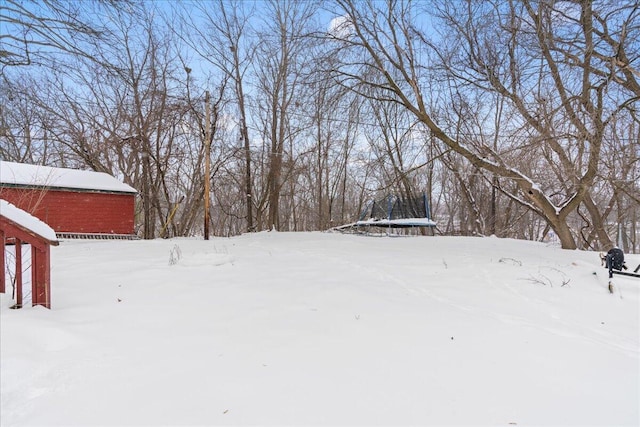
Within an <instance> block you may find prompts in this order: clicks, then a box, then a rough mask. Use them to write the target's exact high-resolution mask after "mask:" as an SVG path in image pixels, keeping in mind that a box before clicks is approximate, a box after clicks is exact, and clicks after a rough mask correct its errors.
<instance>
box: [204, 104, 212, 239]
mask: <svg viewBox="0 0 640 427" xmlns="http://www.w3.org/2000/svg"><path fill="white" fill-rule="evenodd" d="M204 103H205V113H204V115H205V124H204V134H205V136H204V138H205V141H204V240H209V179H210V178H211V164H210V163H211V106H210V105H209V91H206V92H205V94H204Z"/></svg>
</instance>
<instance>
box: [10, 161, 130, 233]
mask: <svg viewBox="0 0 640 427" xmlns="http://www.w3.org/2000/svg"><path fill="white" fill-rule="evenodd" d="M136 194H137V192H136V190H135V189H134V188H132V187H130V186H129V185H127V184H124V183H122V182H121V181H119V180H117V179H116V178H114V177H113V176H111V175H109V174H106V173H102V172H93V171H83V170H76V169H65V168H53V167H48V166H36V165H28V164H23V163H13V162H4V161H0V198H2V199H4V200H7V201H8V202H10V203H12V204H13V205H15V206H16V207H18V208H20V209H23V210H25V211H27V212H29V213H30V214H31V215H33V216H35V217H37V218H38V219H40V220H42V221H44V222H45V223H47V224H48V225H49V226H51V228H53V230H54V231H55V232H56V234H57V235H58V237H98V236H101V237H111V238H114V237H132V236H134V216H135V196H136Z"/></svg>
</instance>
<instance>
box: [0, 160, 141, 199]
mask: <svg viewBox="0 0 640 427" xmlns="http://www.w3.org/2000/svg"><path fill="white" fill-rule="evenodd" d="M0 184H8V185H19V186H29V187H53V188H73V189H79V190H97V191H109V192H116V193H137V191H136V190H135V189H134V188H133V187H131V186H129V185H127V184H124V183H122V182H120V181H119V180H117V179H116V178H114V177H112V176H111V175H109V174H106V173H103V172H93V171H83V170H78V169H64V168H53V167H49V166H36V165H28V164H25V163H14V162H5V161H2V160H0Z"/></svg>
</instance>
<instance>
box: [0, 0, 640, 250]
mask: <svg viewBox="0 0 640 427" xmlns="http://www.w3.org/2000/svg"><path fill="white" fill-rule="evenodd" d="M0 12H1V13H0V28H1V29H2V32H1V33H0V65H1V66H2V70H3V73H2V77H3V79H2V81H1V82H0V85H1V87H0V156H1V157H2V158H3V159H5V160H15V161H23V162H29V163H42V164H48V165H52V166H67V167H81V168H90V169H94V170H100V171H106V172H109V173H112V174H114V175H116V176H119V177H121V178H122V179H123V180H125V181H126V182H127V183H128V184H130V185H133V186H134V187H135V188H136V189H137V190H138V191H139V193H140V197H139V202H138V206H137V224H138V233H139V234H140V236H142V237H145V238H152V237H156V236H162V237H171V236H183V235H193V234H198V233H199V232H200V230H201V227H199V224H200V222H199V218H202V217H203V216H204V215H203V214H204V212H203V209H204V204H203V198H204V188H205V185H204V184H205V182H207V181H208V182H209V183H210V184H211V185H210V187H211V191H210V197H211V200H212V201H213V202H212V204H211V207H210V210H211V212H210V222H211V223H210V226H211V230H212V231H213V233H214V234H218V235H230V234H239V233H243V232H247V231H256V230H267V229H269V230H270V229H277V230H283V231H296V230H323V229H327V228H330V227H332V226H335V225H340V224H344V223H347V222H351V221H353V220H355V219H356V218H357V217H358V215H359V213H360V212H361V211H362V210H363V209H364V207H365V205H366V203H367V200H370V199H374V198H375V199H378V198H380V197H382V196H384V195H389V194H395V195H397V196H400V197H403V198H415V197H417V196H420V195H422V194H426V195H427V197H428V201H429V206H430V207H431V214H432V216H433V219H434V220H436V221H437V223H438V232H440V233H443V234H472V235H490V234H495V235H498V236H501V237H515V238H521V239H532V240H547V241H549V240H550V241H556V240H557V241H558V242H559V243H560V244H561V245H562V247H564V248H568V249H572V248H585V249H598V250H601V249H606V248H607V247H609V246H611V245H614V244H617V245H621V246H622V247H623V248H624V249H625V250H627V251H629V250H636V251H637V250H640V117H639V115H638V109H639V106H640V6H638V5H637V2H634V1H630V0H629V1H619V2H606V1H602V2H600V1H598V2H591V1H554V0H544V1H533V0H522V1H511V0H487V1H482V2H478V1H473V0H460V1H455V2H439V1H425V0H420V1H417V0H331V1H305V2H296V1H290V0H269V1H255V2H251V1H237V0H211V1H193V2H175V3H172V2H127V1H107V0H104V1H100V0H87V1H82V2H74V1H63V0H42V1H37V2H36V1H30V0H25V1H18V0H5V1H4V2H2V3H0ZM205 92H210V93H211V94H212V98H213V99H214V100H215V103H214V104H215V105H212V115H211V119H210V120H211V122H210V123H208V124H209V125H210V126H211V129H212V130H213V132H212V135H211V141H210V142H211V154H210V155H211V159H210V160H211V164H212V168H211V171H210V174H209V175H208V176H205V175H204V170H203V168H204V164H205V162H204V159H205V151H204V147H205V132H204V130H205V128H206V123H205V114H204V112H205V106H204V94H205Z"/></svg>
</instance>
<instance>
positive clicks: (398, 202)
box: [360, 195, 430, 221]
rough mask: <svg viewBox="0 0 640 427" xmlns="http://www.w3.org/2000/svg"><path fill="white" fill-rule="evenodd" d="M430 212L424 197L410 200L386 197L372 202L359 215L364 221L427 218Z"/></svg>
mask: <svg viewBox="0 0 640 427" xmlns="http://www.w3.org/2000/svg"><path fill="white" fill-rule="evenodd" d="M429 217H430V212H429V207H428V203H427V197H426V195H422V196H420V197H412V198H401V197H396V196H387V197H385V198H382V199H379V200H374V201H373V202H372V203H371V204H370V205H369V206H368V207H367V209H365V210H364V211H363V212H362V214H361V215H360V221H363V220H366V219H369V218H371V219H389V220H392V219H403V218H429Z"/></svg>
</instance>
